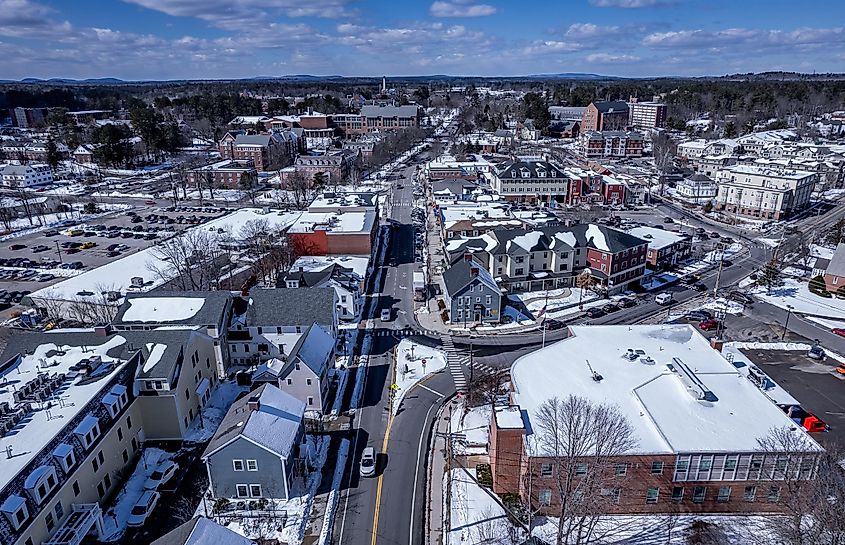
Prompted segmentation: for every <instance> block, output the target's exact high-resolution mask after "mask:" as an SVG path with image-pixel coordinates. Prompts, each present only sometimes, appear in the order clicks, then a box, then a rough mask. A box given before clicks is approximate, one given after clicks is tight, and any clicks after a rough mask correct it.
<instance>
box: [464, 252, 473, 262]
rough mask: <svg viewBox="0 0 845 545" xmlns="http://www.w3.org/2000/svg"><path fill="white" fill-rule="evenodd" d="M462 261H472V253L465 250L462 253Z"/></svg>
mask: <svg viewBox="0 0 845 545" xmlns="http://www.w3.org/2000/svg"><path fill="white" fill-rule="evenodd" d="M464 261H472V254H471V253H469V252H466V253H465V254H464Z"/></svg>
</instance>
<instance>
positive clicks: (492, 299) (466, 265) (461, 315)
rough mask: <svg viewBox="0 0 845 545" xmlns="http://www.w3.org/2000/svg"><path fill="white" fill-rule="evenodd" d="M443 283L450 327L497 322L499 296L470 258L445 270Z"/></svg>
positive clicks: (499, 315) (487, 273) (489, 276)
mask: <svg viewBox="0 0 845 545" xmlns="http://www.w3.org/2000/svg"><path fill="white" fill-rule="evenodd" d="M443 283H444V285H445V288H446V290H445V299H446V306H447V307H448V308H449V316H450V318H451V320H452V323H453V324H459V323H465V324H470V323H473V324H477V323H496V322H499V321H500V320H501V308H502V292H501V290H500V289H499V287H498V286H497V285H496V281H495V280H493V277H492V276H491V275H490V272H489V271H488V270H487V269H485V268H484V267H483V266H482V265H481V264H480V263H478V262H477V261H475V260H474V259H473V258H472V256H471V255H470V254H467V255H465V256H464V259H461V260H460V261H458V262H456V263H455V264H454V265H452V266H451V267H449V268H448V269H446V271H445V272H444V273H443Z"/></svg>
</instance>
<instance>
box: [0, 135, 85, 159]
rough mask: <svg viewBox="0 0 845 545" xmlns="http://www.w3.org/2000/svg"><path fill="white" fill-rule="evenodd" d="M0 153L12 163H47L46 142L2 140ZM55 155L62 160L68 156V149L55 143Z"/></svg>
mask: <svg viewBox="0 0 845 545" xmlns="http://www.w3.org/2000/svg"><path fill="white" fill-rule="evenodd" d="M0 151H2V152H3V154H4V155H5V156H6V158H7V159H11V160H14V161H21V162H23V161H35V162H38V163H44V162H46V161H47V159H48V157H47V142H45V141H43V140H41V141H39V140H27V141H22V140H3V141H2V143H0ZM56 153H57V154H58V156H59V157H60V158H62V159H67V158H68V156H69V155H70V150H69V149H68V147H67V146H66V145H64V144H62V143H61V142H56Z"/></svg>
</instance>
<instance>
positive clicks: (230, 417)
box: [202, 384, 305, 500]
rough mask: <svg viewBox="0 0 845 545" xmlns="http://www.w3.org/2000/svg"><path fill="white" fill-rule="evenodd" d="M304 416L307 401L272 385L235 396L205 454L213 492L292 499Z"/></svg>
mask: <svg viewBox="0 0 845 545" xmlns="http://www.w3.org/2000/svg"><path fill="white" fill-rule="evenodd" d="M304 415H305V403H303V402H302V401H300V400H298V399H296V398H295V397H293V396H292V395H290V394H288V393H285V392H283V391H281V390H279V389H278V388H276V387H275V386H273V385H272V384H265V385H262V386H261V387H260V388H258V389H257V390H255V391H253V392H251V393H250V394H249V395H247V396H245V397H242V398H241V399H238V400H237V401H235V402H234V403H233V404H232V406H231V407H230V408H229V410H228V412H227V413H226V416H225V417H223V420H222V422H221V423H220V426H219V427H218V428H217V432H215V434H214V437H212V438H211V441H210V442H209V443H208V446H207V447H206V449H205V452H203V454H202V460H203V462H205V465H206V469H207V471H208V480H209V482H210V491H211V495H212V497H214V498H227V499H240V500H243V499H261V498H268V499H288V498H289V497H290V489H291V485H292V483H293V478H294V475H295V473H296V466H297V462H298V461H299V458H300V456H301V455H300V448H301V447H302V444H303V442H304V437H305V428H304V425H303V418H304Z"/></svg>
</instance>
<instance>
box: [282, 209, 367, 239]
mask: <svg viewBox="0 0 845 545" xmlns="http://www.w3.org/2000/svg"><path fill="white" fill-rule="evenodd" d="M375 221H376V213H375V210H363V211H360V212H357V211H356V212H343V213H342V214H341V213H337V212H303V213H302V215H301V216H299V218H298V219H297V220H296V222H295V223H294V224H293V225H291V227H290V231H289V232H290V233H313V232H314V231H321V230H324V231H327V232H331V233H335V234H343V233H369V232H371V231H372V229H373V224H374V223H375Z"/></svg>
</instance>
